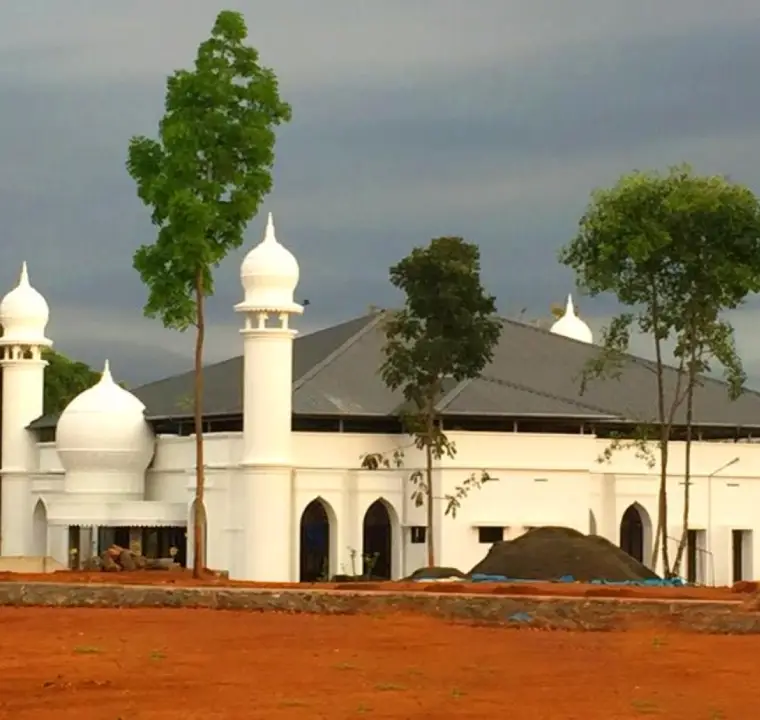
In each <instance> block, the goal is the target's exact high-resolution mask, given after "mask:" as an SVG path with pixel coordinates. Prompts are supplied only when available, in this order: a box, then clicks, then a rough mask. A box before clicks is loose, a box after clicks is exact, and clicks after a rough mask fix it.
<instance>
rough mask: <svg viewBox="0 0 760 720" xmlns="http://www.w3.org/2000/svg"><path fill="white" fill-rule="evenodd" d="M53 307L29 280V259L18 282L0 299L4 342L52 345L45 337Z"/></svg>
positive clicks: (0, 316) (0, 321)
mask: <svg viewBox="0 0 760 720" xmlns="http://www.w3.org/2000/svg"><path fill="white" fill-rule="evenodd" d="M49 317H50V308H49V307H48V304H47V302H46V300H45V298H44V297H42V295H41V294H40V293H38V292H37V291H36V290H35V289H34V288H33V287H32V286H31V285H30V284H29V273H28V271H27V268H26V262H25V263H24V264H23V265H22V266H21V276H20V277H19V281H18V285H17V286H16V287H15V288H14V289H13V290H11V291H10V292H9V293H8V294H7V295H6V296H5V297H4V298H3V300H2V302H0V325H2V326H3V338H2V340H3V342H4V344H6V345H8V344H12V343H19V344H30V345H52V343H51V342H50V340H48V339H47V338H46V337H45V328H46V327H47V324H48V319H49Z"/></svg>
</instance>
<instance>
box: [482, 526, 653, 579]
mask: <svg viewBox="0 0 760 720" xmlns="http://www.w3.org/2000/svg"><path fill="white" fill-rule="evenodd" d="M475 573H482V574H484V575H503V576H505V577H508V578H513V579H518V580H558V579H559V578H561V577H565V576H568V575H571V576H572V577H573V578H574V579H575V580H577V581H578V582H589V581H591V580H611V581H614V582H621V581H624V580H650V579H654V578H656V577H657V575H655V573H653V572H652V571H651V570H650V569H649V568H647V567H644V565H642V564H641V563H640V562H638V561H637V560H635V559H634V558H632V557H631V556H630V555H628V554H627V553H625V552H623V551H622V550H621V549H620V548H619V547H617V546H616V545H613V544H612V543H611V542H609V541H608V540H605V539H604V538H602V537H599V536H597V535H584V534H583V533H580V532H578V531H577V530H571V529H570V528H563V527H542V528H536V529H535V530H530V531H528V532H527V533H525V535H522V536H521V537H519V538H517V539H516V540H509V541H505V542H499V543H495V544H494V545H493V546H492V547H491V549H490V550H489V551H488V554H487V555H486V556H485V558H483V560H481V561H480V562H479V563H478V564H477V565H476V566H475V567H474V568H473V569H472V570H471V571H470V574H471V575H472V574H475Z"/></svg>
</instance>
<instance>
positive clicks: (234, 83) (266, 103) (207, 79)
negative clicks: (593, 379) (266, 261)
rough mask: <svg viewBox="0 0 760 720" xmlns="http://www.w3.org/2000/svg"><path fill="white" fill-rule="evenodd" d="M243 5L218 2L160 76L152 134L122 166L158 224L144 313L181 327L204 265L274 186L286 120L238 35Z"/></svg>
mask: <svg viewBox="0 0 760 720" xmlns="http://www.w3.org/2000/svg"><path fill="white" fill-rule="evenodd" d="M246 38H247V29H246V25H245V21H244V20H243V17H242V15H240V14H239V13H236V12H231V11H224V12H221V13H220V14H219V15H218V17H217V19H216V23H215V24H214V27H213V29H212V32H211V36H210V38H209V39H208V40H206V41H205V42H203V43H201V45H200V46H199V48H198V53H197V56H196V59H195V67H194V69H192V70H179V71H177V72H175V73H174V74H173V75H171V76H170V77H169V79H168V81H167V89H166V99H165V114H164V117H163V119H162V120H161V122H160V125H159V133H158V139H157V140H154V139H150V138H147V137H134V138H132V140H131V141H130V146H129V154H128V161H127V169H128V171H129V173H130V175H131V176H132V177H133V178H134V180H135V181H136V184H137V193H138V196H139V198H140V199H141V200H142V201H143V203H144V204H145V205H147V206H149V207H150V208H151V219H152V222H153V224H154V225H155V226H156V227H157V228H158V237H157V240H156V242H155V243H154V244H152V245H145V246H142V247H141V248H140V249H139V250H138V251H137V253H136V254H135V258H134V266H135V269H136V270H137V271H138V272H139V273H140V276H141V278H142V280H143V282H144V283H145V284H146V285H147V286H148V288H149V297H148V302H147V304H146V308H145V310H146V314H147V315H148V316H151V317H155V316H159V317H160V318H161V319H162V320H163V322H164V324H165V325H167V326H170V327H176V328H179V329H184V328H186V327H187V326H188V325H190V324H191V323H192V322H193V321H194V312H195V304H194V299H193V293H194V292H195V291H196V290H197V280H198V275H199V273H200V276H201V280H202V282H201V287H202V289H203V293H204V294H206V295H210V294H212V293H213V280H212V275H211V269H212V268H213V267H215V266H217V265H218V264H219V263H220V262H221V260H222V259H223V258H224V257H225V256H226V255H227V253H228V252H229V251H230V250H232V249H235V248H238V247H240V245H241V244H242V243H243V233H244V230H245V227H246V225H247V224H248V223H249V222H250V220H251V219H252V218H253V217H254V216H255V215H256V213H257V212H258V208H259V205H260V203H261V201H262V199H263V198H264V197H265V196H266V195H267V194H268V193H269V191H270V190H271V187H272V177H271V169H272V166H273V163H274V144H275V134H274V128H275V127H276V126H278V125H280V124H281V123H284V122H288V121H289V120H290V117H291V109H290V106H289V105H288V104H287V103H285V102H283V101H282V100H281V99H280V96H279V90H278V83H277V78H276V76H275V74H274V72H273V71H272V70H271V69H269V68H266V67H263V66H261V65H260V64H259V56H258V52H257V51H256V50H255V49H254V48H252V47H250V46H248V45H246V44H245V41H246Z"/></svg>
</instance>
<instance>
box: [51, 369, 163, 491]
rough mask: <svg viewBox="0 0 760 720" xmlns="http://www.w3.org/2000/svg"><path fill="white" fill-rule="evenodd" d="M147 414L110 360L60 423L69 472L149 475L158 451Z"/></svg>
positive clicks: (58, 442)
mask: <svg viewBox="0 0 760 720" xmlns="http://www.w3.org/2000/svg"><path fill="white" fill-rule="evenodd" d="M144 410H145V406H144V405H143V404H142V403H141V402H140V401H139V400H138V399H137V398H136V397H135V396H134V395H132V393H131V392H129V391H128V390H125V389H124V388H122V387H119V385H117V384H116V383H115V382H114V380H113V377H111V371H110V369H109V366H108V361H107V360H106V364H105V367H104V368H103V375H102V377H101V378H100V380H99V382H97V383H96V384H95V385H93V386H92V387H91V388H89V389H87V390H85V391H84V392H82V393H80V394H79V395H77V396H76V397H75V398H74V399H73V400H72V401H71V402H70V403H69V404H68V406H67V407H66V409H65V410H64V411H63V413H61V417H60V418H59V420H58V426H57V428H56V433H55V442H56V446H57V449H58V455H59V456H60V458H61V463H62V465H63V467H64V468H65V470H66V471H67V472H71V471H79V472H87V471H99V472H103V473H104V474H106V473H130V472H137V473H144V472H145V469H146V468H147V467H148V465H149V464H150V461H151V459H152V457H153V451H154V447H155V440H154V437H153V432H152V431H151V429H150V426H149V425H148V423H147V422H146V421H145V416H144ZM103 479H104V482H106V483H107V482H108V480H107V477H104V478H103Z"/></svg>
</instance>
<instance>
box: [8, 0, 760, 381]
mask: <svg viewBox="0 0 760 720" xmlns="http://www.w3.org/2000/svg"><path fill="white" fill-rule="evenodd" d="M223 8H230V9H239V10H241V11H243V12H244V13H245V15H246V19H247V22H248V25H249V31H250V40H251V42H252V43H253V44H254V45H255V46H256V47H257V48H258V49H259V50H260V52H261V59H262V62H263V63H264V64H266V65H269V66H271V67H273V68H274V69H275V71H276V72H277V73H278V75H279V77H280V82H281V89H282V93H283V96H284V97H285V98H286V99H287V100H288V101H290V102H291V104H292V105H293V111H294V119H293V122H292V123H291V124H290V125H289V126H288V127H287V128H285V129H284V130H282V131H281V132H280V135H279V139H278V145H277V164H276V170H275V189H274V191H273V193H272V194H271V195H270V197H269V198H268V199H267V201H266V204H265V207H264V208H263V210H264V211H266V210H272V211H274V213H275V219H276V223H277V228H278V237H279V238H280V240H281V241H282V242H284V243H285V244H286V245H288V247H290V248H291V249H292V250H293V252H295V254H296V255H297V257H298V259H299V261H300V264H301V277H302V283H301V289H300V296H301V297H302V298H303V297H306V298H309V299H310V300H311V302H312V305H311V306H310V307H309V308H308V312H307V315H306V316H305V317H304V318H303V319H302V320H301V324H300V327H301V328H302V329H303V330H309V329H314V328H317V327H321V326H324V325H328V324H330V323H332V322H336V321H340V320H342V319H346V318H349V317H351V316H355V315H358V314H361V313H363V312H364V311H365V310H366V308H367V307H368V306H369V305H371V304H375V305H382V304H388V303H391V302H393V294H392V292H391V289H390V287H389V285H388V281H387V269H388V266H389V265H390V264H392V263H393V262H395V261H396V260H398V259H400V258H401V257H403V256H404V255H405V254H406V253H407V252H408V251H409V250H410V249H411V247H412V246H414V245H415V244H422V243H424V242H426V241H427V240H429V239H430V238H431V237H435V236H437V235H442V234H462V235H464V236H465V237H467V238H468V239H470V240H473V241H476V242H478V243H479V244H480V246H481V248H482V254H483V261H484V278H485V281H486V283H487V285H488V286H489V288H490V289H491V290H492V291H493V292H494V293H495V294H496V295H497V296H498V298H499V304H500V308H501V310H502V312H504V313H518V312H519V311H520V309H521V308H523V307H527V308H528V309H529V311H531V312H533V313H535V314H543V313H545V312H546V310H547V308H548V306H549V305H550V304H551V303H553V302H557V301H561V300H562V299H563V297H564V296H565V295H566V293H567V292H568V291H569V290H571V289H572V277H571V275H570V274H569V273H568V272H567V271H565V270H564V269H563V268H561V267H560V266H559V265H558V263H557V261H556V252H557V249H558V248H559V247H560V246H561V245H562V244H564V243H565V242H566V241H567V240H568V239H570V238H571V237H572V235H573V232H574V229H575V226H576V223H577V220H578V218H579V217H580V215H581V214H582V212H583V210H584V207H585V205H586V202H587V200H588V197H589V193H590V191H591V190H592V189H593V188H594V187H596V186H600V185H606V184H609V183H611V182H613V181H614V180H615V179H616V178H617V177H618V176H619V175H620V174H621V173H623V172H626V171H628V170H630V169H633V168H665V167H666V166H667V165H669V164H672V163H677V162H681V161H688V162H690V163H692V164H693V165H694V166H695V168H696V169H697V170H698V171H702V172H722V173H727V174H729V175H731V176H732V177H733V178H734V179H736V180H739V181H742V182H746V183H748V184H749V185H751V186H752V187H753V188H754V189H755V190H757V191H760V142H759V141H760V84H758V82H757V69H758V68H760V44H759V43H758V42H757V39H758V37H760V3H758V2H757V0H722V2H714V0H667V2H662V0H640V1H639V2H635V3H634V2H631V1H630V0H574V2H568V1H567V0H531V1H530V2H523V1H519V2H518V0H383V1H382V2H379V1H375V2H369V0H365V1H364V2H362V1H360V0H320V2H318V3H317V2H311V1H309V0H258V1H257V2H255V3H254V2H253V1H252V0H249V1H248V2H231V1H230V2H227V3H218V2H215V1H214V0H161V1H160V2H155V1H152V2H150V1H148V0H132V1H131V2H130V3H104V2H102V0H67V1H66V2H61V1H60V0H24V2H16V3H9V2H7V3H2V5H0V143H2V144H1V145H0V217H2V228H3V236H4V237H3V242H2V243H0V290H2V292H5V291H6V289H10V288H11V287H12V286H13V284H14V282H15V280H16V277H17V274H18V269H19V266H20V264H21V261H22V260H24V259H26V260H28V261H29V267H30V274H31V279H32V282H33V284H34V285H35V286H36V287H37V288H38V289H39V290H40V291H42V292H43V293H44V294H45V296H46V297H47V299H48V301H49V303H50V306H51V314H52V320H51V326H50V333H51V336H52V338H53V339H54V340H55V341H56V346H57V348H58V349H59V350H62V351H63V352H66V353H68V354H70V355H74V356H76V357H78V358H81V359H83V360H85V361H87V362H89V363H91V364H94V365H96V366H100V365H101V364H102V361H103V359H104V357H106V356H109V357H110V358H111V360H112V364H113V366H114V371H115V372H116V373H117V374H118V375H119V376H121V377H124V378H126V379H127V380H128V381H131V382H140V381H146V380H150V379H154V378H157V377H160V376H162V375H165V374H168V373H170V372H173V371H175V370H183V369H186V368H187V367H189V364H190V349H191V341H192V338H191V337H185V336H181V335H179V334H177V333H175V332H172V331H168V330H164V329H163V328H162V327H161V326H160V324H159V323H158V322H155V321H148V320H145V319H143V318H142V305H143V302H144V300H145V289H144V288H143V287H142V285H141V283H140V280H139V277H138V276H137V274H136V272H135V271H134V270H133V269H132V265H131V256H132V253H133V252H134V250H135V249H136V247H137V246H138V245H140V244H142V243H145V242H150V241H151V240H152V238H153V234H152V229H151V227H150V225H149V222H148V219H147V211H146V210H145V209H144V208H143V207H142V206H141V205H140V203H139V201H138V200H137V199H136V196H135V190H134V186H133V184H132V181H131V179H130V178H129V176H128V175H127V173H126V171H125V169H124V160H125V156H126V148H127V143H128V140H129V137H130V136H131V135H133V134H150V135H154V134H155V131H156V124H157V122H158V119H159V117H160V115H161V113H162V110H163V107H162V105H163V93H164V85H165V78H166V76H167V75H168V74H169V73H170V72H171V71H172V70H174V69H175V68H178V67H187V66H190V65H191V64H192V62H193V59H194V54H195V49H196V47H197V45H198V43H199V42H201V41H202V40H203V39H204V38H205V37H206V36H207V35H208V33H209V31H210V29H211V26H212V24H213V20H214V17H215V15H216V13H217V12H218V11H219V10H220V9H223ZM262 231H263V217H260V218H257V219H256V220H254V222H253V223H252V224H251V228H250V232H249V236H250V241H249V243H248V247H250V246H252V245H253V244H254V243H255V242H258V240H259V238H260V236H261V233H262ZM241 257H242V251H241V253H237V254H236V255H235V256H233V257H230V258H229V259H228V260H227V262H225V264H224V265H223V266H222V268H221V269H220V270H219V272H218V275H217V294H216V296H215V297H214V299H213V301H212V302H211V305H210V315H211V322H212V324H213V329H212V332H211V337H210V342H209V348H208V353H207V355H208V359H209V361H212V360H218V359H222V358H225V357H228V356H231V355H235V354H238V353H239V352H240V343H239V337H238V335H237V328H238V318H236V316H235V315H234V313H233V312H232V305H233V304H234V303H235V302H237V301H238V300H239V298H240V294H241V291H240V285H239V281H238V267H239V262H240V259H241ZM581 306H582V310H583V311H584V313H585V314H586V315H587V316H593V317H592V322H591V324H592V325H594V326H597V327H598V326H599V324H600V323H602V322H603V318H604V317H605V315H608V314H609V313H610V312H611V308H610V307H609V306H607V305H605V303H604V302H603V301H599V302H596V301H594V302H591V301H588V300H586V301H582V302H581ZM755 308H760V303H757V302H755V301H754V300H753V302H751V303H750V304H749V306H748V308H747V309H746V310H744V311H742V312H741V313H740V314H739V315H737V316H735V318H734V320H735V323H736V326H737V329H738V332H739V339H740V347H741V350H742V352H743V354H744V357H745V360H746V362H747V364H748V365H750V366H751V368H752V369H753V371H754V370H755V368H756V367H758V366H760V341H757V340H755V339H754V337H753V333H752V328H753V323H754V322H755V318H754V317H753V316H754V313H755V312H756V310H755Z"/></svg>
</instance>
